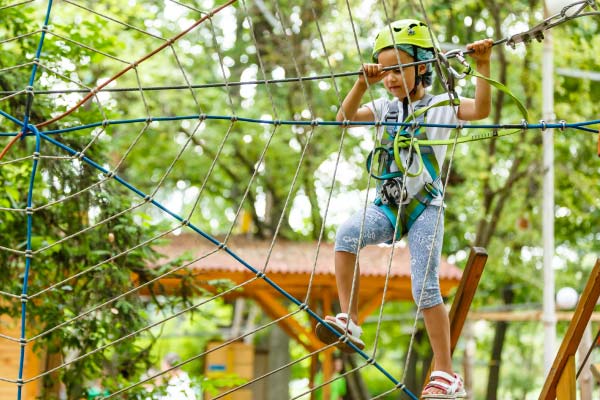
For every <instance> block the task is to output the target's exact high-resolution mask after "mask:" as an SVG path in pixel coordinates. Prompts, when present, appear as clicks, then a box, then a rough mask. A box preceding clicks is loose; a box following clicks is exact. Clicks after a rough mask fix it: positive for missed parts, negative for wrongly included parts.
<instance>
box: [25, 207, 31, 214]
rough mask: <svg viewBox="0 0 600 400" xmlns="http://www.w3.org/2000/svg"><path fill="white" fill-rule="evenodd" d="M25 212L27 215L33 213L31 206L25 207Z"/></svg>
mask: <svg viewBox="0 0 600 400" xmlns="http://www.w3.org/2000/svg"><path fill="white" fill-rule="evenodd" d="M25 214H27V215H33V207H27V208H25Z"/></svg>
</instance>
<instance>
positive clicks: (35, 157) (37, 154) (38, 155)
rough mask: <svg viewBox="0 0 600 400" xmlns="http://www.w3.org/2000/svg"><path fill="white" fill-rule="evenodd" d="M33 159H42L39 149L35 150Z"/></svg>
mask: <svg viewBox="0 0 600 400" xmlns="http://www.w3.org/2000/svg"><path fill="white" fill-rule="evenodd" d="M32 156H33V159H34V160H39V159H40V152H39V151H34V152H33V154H32Z"/></svg>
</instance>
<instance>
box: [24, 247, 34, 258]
mask: <svg viewBox="0 0 600 400" xmlns="http://www.w3.org/2000/svg"><path fill="white" fill-rule="evenodd" d="M25 258H33V251H31V249H27V250H25Z"/></svg>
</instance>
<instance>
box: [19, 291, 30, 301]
mask: <svg viewBox="0 0 600 400" xmlns="http://www.w3.org/2000/svg"><path fill="white" fill-rule="evenodd" d="M19 297H20V299H21V303H27V301H28V300H29V296H27V295H26V294H25V293H23V294H21V296H19Z"/></svg>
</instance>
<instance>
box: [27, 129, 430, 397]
mask: <svg viewBox="0 0 600 400" xmlns="http://www.w3.org/2000/svg"><path fill="white" fill-rule="evenodd" d="M36 132H37V131H36ZM37 135H39V137H41V138H42V139H44V140H46V141H48V142H50V143H52V144H54V145H56V146H58V147H59V148H61V149H62V150H64V151H66V152H67V153H69V154H71V155H72V156H77V155H78V154H79V153H78V152H77V151H75V150H73V149H72V148H70V147H69V146H66V145H65V144H63V143H60V142H59V141H57V140H55V139H53V138H51V137H50V136H48V135H46V134H41V133H36V137H38V136H37ZM80 159H81V160H82V161H84V162H85V163H87V164H88V165H91V166H92V167H94V168H96V169H97V170H99V171H101V172H102V173H104V174H105V175H108V176H110V177H112V178H113V179H115V180H116V181H117V182H119V183H120V184H121V185H123V186H125V187H126V188H127V189H129V190H131V191H132V192H134V193H135V194H137V195H138V196H140V197H141V198H143V199H146V200H147V201H148V202H149V203H151V204H152V205H154V206H156V207H158V208H159V209H160V210H162V211H164V212H165V213H167V214H168V215H170V216H171V217H173V218H174V219H176V220H177V221H179V222H181V223H184V224H185V225H186V226H187V227H189V228H190V229H192V230H193V231H194V232H196V233H197V234H199V235H201V236H202V237H204V238H205V239H207V240H208V241H210V242H211V243H213V244H214V245H216V246H218V247H220V248H222V249H223V250H224V251H225V252H226V253H227V254H229V255H230V256H231V257H233V258H234V259H235V260H237V261H238V262H239V263H240V264H242V265H243V266H244V267H246V268H247V269H249V270H250V271H252V272H253V273H254V274H255V275H256V276H257V277H258V278H260V279H263V280H264V281H265V282H267V283H268V284H269V285H270V286H271V287H272V288H273V289H275V290H276V291H277V292H279V294H281V295H282V296H284V297H285V298H286V299H288V300H289V301H291V302H292V303H294V304H295V305H297V306H298V307H300V308H302V309H303V310H305V311H306V313H308V314H309V315H310V316H311V317H313V318H314V319H315V320H317V321H318V322H320V323H321V324H323V325H324V326H325V327H326V328H327V329H329V330H330V331H331V332H332V333H334V334H336V335H337V336H338V337H340V336H341V335H340V334H339V332H337V331H336V330H334V329H333V328H331V327H330V326H329V325H327V324H326V323H325V320H323V319H322V318H321V317H319V316H318V315H317V314H316V313H315V312H314V311H312V310H311V309H310V308H309V307H307V306H306V305H305V304H304V303H302V302H301V301H300V300H298V299H296V298H295V297H294V296H292V295H291V294H289V293H288V292H286V291H285V290H284V289H283V288H282V287H281V286H279V285H277V283H275V282H274V281H273V280H272V279H271V278H269V277H268V276H267V275H266V274H265V273H263V272H262V271H260V270H258V269H256V268H255V267H253V266H252V265H250V264H249V263H248V262H246V261H245V260H244V259H242V258H241V257H240V256H238V255H237V254H236V253H234V252H233V251H232V250H231V249H229V248H228V247H227V246H226V245H225V243H223V242H220V241H219V240H217V239H216V238H214V237H213V236H211V235H209V234H208V233H206V232H204V231H203V230H202V229H200V228H199V227H197V226H196V225H194V224H192V223H191V222H189V221H187V220H185V219H184V218H183V217H181V216H180V215H178V214H176V213H174V212H172V211H171V210H169V209H168V208H166V207H165V206H163V205H162V204H161V203H159V202H158V201H156V200H154V199H152V198H150V197H149V196H148V195H147V194H145V193H144V192H142V191H141V190H139V189H138V188H136V187H135V186H133V185H132V184H130V183H129V182H127V181H126V180H124V179H123V178H121V177H120V176H118V175H115V174H113V173H112V172H111V171H109V170H107V169H106V168H104V167H102V166H101V165H100V164H98V163H97V162H95V161H93V160H92V159H90V158H89V157H87V156H82V157H80ZM347 345H348V346H350V347H351V348H352V349H354V350H355V351H356V352H357V353H358V354H360V356H361V357H363V358H364V359H365V360H367V361H369V362H370V363H371V364H373V365H374V366H375V368H377V369H378V370H379V371H381V372H382V373H383V374H384V375H385V376H386V377H387V378H388V379H389V380H390V381H392V382H393V383H394V385H396V386H397V387H398V388H400V389H401V390H402V391H404V393H406V394H407V395H408V396H409V397H410V398H411V399H413V400H418V397H416V396H415V395H414V394H413V393H412V392H410V390H408V388H407V387H406V386H405V385H404V384H402V383H400V382H399V381H398V380H397V379H396V378H394V377H393V376H392V375H391V374H390V373H389V372H387V371H386V370H385V369H384V368H383V367H382V366H381V365H380V364H379V363H377V362H376V361H374V360H372V359H371V358H370V357H369V355H367V354H366V353H365V352H363V351H362V350H360V349H359V348H358V347H356V346H355V345H354V344H352V343H350V342H347Z"/></svg>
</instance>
